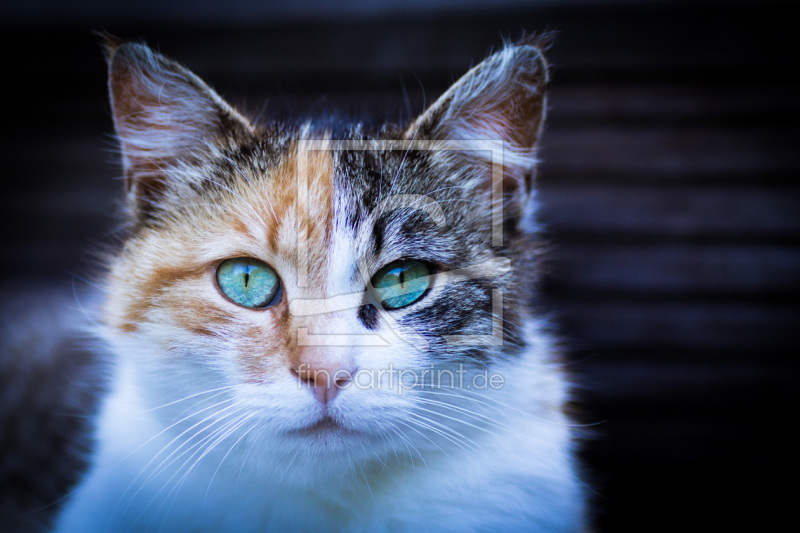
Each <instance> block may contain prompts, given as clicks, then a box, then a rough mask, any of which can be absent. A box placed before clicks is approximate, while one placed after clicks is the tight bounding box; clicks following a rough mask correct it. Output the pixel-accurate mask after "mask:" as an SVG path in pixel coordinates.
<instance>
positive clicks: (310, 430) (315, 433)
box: [292, 414, 353, 437]
mask: <svg viewBox="0 0 800 533" xmlns="http://www.w3.org/2000/svg"><path fill="white" fill-rule="evenodd" d="M292 433H294V434H296V435H300V436H304V437H322V436H325V435H330V434H334V433H335V434H338V435H341V434H342V433H353V431H352V430H350V429H347V428H345V427H344V426H342V425H341V424H340V423H339V422H337V421H336V420H334V419H333V418H332V417H331V416H330V415H328V414H325V415H324V416H323V417H322V418H320V419H319V420H317V421H316V422H314V423H313V424H311V425H310V426H306V427H304V428H300V429H296V430H294V431H292Z"/></svg>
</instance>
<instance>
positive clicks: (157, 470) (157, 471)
mask: <svg viewBox="0 0 800 533" xmlns="http://www.w3.org/2000/svg"><path fill="white" fill-rule="evenodd" d="M228 401H233V399H230V400H226V401H223V402H219V403H218V404H215V405H213V406H210V407H208V408H206V409H204V410H203V411H206V410H208V409H210V408H213V407H216V406H218V405H222V404H224V403H227V402H228ZM237 405H238V404H236V403H234V404H232V405H229V406H227V407H225V408H223V409H221V410H219V411H216V412H214V413H212V414H211V415H209V416H207V417H206V418H204V419H202V420H200V421H199V422H196V423H195V424H193V425H192V426H190V427H188V428H186V429H185V430H184V431H182V432H181V433H180V434H179V435H176V436H175V437H174V438H173V439H172V440H171V441H169V442H168V443H167V444H166V445H164V446H162V447H161V449H160V450H159V451H158V452H157V453H154V454H153V456H152V458H151V459H150V460H149V461H148V462H147V464H145V465H144V466H143V467H142V468H141V469H140V470H139V473H138V474H137V475H136V476H135V477H134V478H133V479H132V480H131V482H130V483H129V484H128V487H127V488H126V489H125V490H124V491H123V492H122V494H121V495H120V501H119V502H118V504H121V503H122V500H124V499H126V496H127V494H128V492H129V490H130V489H131V488H132V487H133V486H134V484H135V483H137V482H138V483H139V489H138V490H137V491H136V492H135V493H134V494H133V495H131V496H130V497H129V498H127V499H128V501H132V500H134V499H135V498H136V496H137V495H138V494H139V492H141V491H142V490H143V489H144V487H145V486H147V484H148V483H150V482H151V481H152V480H153V479H154V478H155V477H157V476H158V475H159V474H160V473H161V472H162V471H163V469H164V468H168V467H169V466H170V465H171V464H173V463H174V461H175V460H177V459H179V458H180V457H182V456H183V455H185V453H187V452H183V453H182V454H181V455H179V456H178V457H177V458H176V459H173V460H172V461H169V460H170V458H171V457H172V456H173V455H175V454H176V453H177V452H178V451H180V450H181V448H183V447H184V446H186V445H188V444H190V443H191V442H192V440H194V439H195V438H196V437H198V436H199V435H201V432H200V431H197V432H194V433H192V434H191V435H190V436H189V438H188V439H186V440H183V441H182V442H180V441H181V438H182V437H183V436H184V435H185V434H187V433H189V432H191V431H193V430H194V429H195V428H197V427H198V426H200V425H201V424H204V423H205V422H207V421H208V420H212V419H214V420H213V421H212V422H211V423H209V424H207V425H206V426H205V427H204V428H203V430H206V429H208V428H210V427H211V426H213V425H214V424H215V423H217V422H219V421H220V420H224V418H226V417H227V416H228V415H226V416H225V417H223V418H222V419H219V418H216V419H215V417H218V416H219V415H220V414H221V413H224V412H225V411H226V410H228V409H231V408H234V407H236V406H237ZM234 412H235V411H234ZM196 414H197V413H195V414H193V415H191V416H189V417H187V418H191V417H192V416H196ZM229 414H230V413H229ZM184 420H186V419H184ZM178 423H180V421H179V422H176V423H175V424H173V425H172V426H175V425H177V424H178ZM172 426H170V427H172ZM165 431H167V429H165V430H162V431H161V432H160V433H159V435H160V434H162V433H164V432H165ZM157 436H158V435H156V436H154V437H152V438H151V439H149V440H148V441H147V442H150V441H152V440H153V439H155V438H156V437H157ZM176 442H180V445H179V446H178V447H177V448H175V450H173V451H172V452H171V453H170V454H169V455H168V456H167V457H165V458H164V459H163V460H162V461H161V462H160V463H159V464H158V465H157V466H156V467H155V469H152V470H151V471H150V474H149V475H148V476H147V477H146V478H145V479H144V480H143V481H139V480H140V478H141V477H142V476H143V475H145V472H147V471H148V470H149V469H150V465H152V464H153V463H154V462H155V461H157V460H158V458H159V457H160V456H161V454H163V453H164V452H165V451H166V450H168V449H169V448H170V447H171V446H172V445H173V444H175V443H176ZM145 444H147V443H145ZM145 444H142V445H141V446H139V448H137V450H138V449H140V448H142V447H143V446H144V445H145ZM193 447H194V446H193ZM190 449H191V448H190ZM135 451H136V450H134V452H131V454H133V453H135ZM131 454H129V455H131ZM167 461H169V463H168V464H166V466H165V463H167Z"/></svg>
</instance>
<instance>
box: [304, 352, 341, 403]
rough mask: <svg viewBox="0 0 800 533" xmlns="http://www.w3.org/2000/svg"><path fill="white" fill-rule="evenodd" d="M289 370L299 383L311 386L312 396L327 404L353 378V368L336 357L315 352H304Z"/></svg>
mask: <svg viewBox="0 0 800 533" xmlns="http://www.w3.org/2000/svg"><path fill="white" fill-rule="evenodd" d="M304 355H307V357H301V358H300V362H299V364H297V365H294V366H292V368H291V371H292V374H294V375H295V376H296V377H297V379H299V380H300V383H301V384H303V385H306V386H308V387H310V388H311V392H312V393H313V394H314V398H316V399H317V401H318V402H320V403H321V404H322V405H327V404H329V403H330V402H332V401H333V399H334V398H336V396H337V395H338V394H339V391H341V390H342V389H344V388H346V387H347V386H348V385H349V384H350V382H351V381H352V380H353V375H354V374H355V368H354V366H353V365H351V364H348V363H346V362H344V361H341V360H339V359H336V358H330V357H320V356H318V353H317V352H312V353H310V354H304Z"/></svg>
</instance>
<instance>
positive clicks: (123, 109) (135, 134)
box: [105, 36, 253, 215]
mask: <svg viewBox="0 0 800 533" xmlns="http://www.w3.org/2000/svg"><path fill="white" fill-rule="evenodd" d="M105 48H106V57H107V61H108V87H109V94H110V98H111V108H112V111H113V115H114V126H115V129H116V132H117V136H118V137H119V141H120V143H121V150H122V157H123V166H124V170H125V179H126V183H127V188H128V195H129V200H130V204H131V207H132V208H133V209H134V211H135V212H136V214H137V215H140V214H141V213H142V212H146V211H147V210H148V209H149V208H151V207H152V206H153V205H156V204H157V203H158V202H159V200H160V199H161V198H162V197H163V196H164V193H165V190H166V189H167V188H168V187H169V186H170V183H169V182H170V180H175V179H176V178H175V177H174V176H175V172H173V170H174V169H175V168H176V167H178V166H180V165H185V164H186V163H192V162H196V161H199V160H202V159H203V158H204V157H209V155H210V154H212V153H213V152H214V150H216V149H219V148H220V147H221V146H223V145H224V143H226V142H227V139H228V138H229V137H230V136H231V134H234V135H239V136H242V135H247V134H248V133H251V132H252V131H253V128H252V126H251V125H250V124H249V123H248V122H247V120H246V119H244V118H243V117H242V116H241V115H240V114H239V113H237V112H236V111H235V110H234V109H233V108H232V107H231V106H230V105H228V104H227V103H226V102H225V101H224V100H222V98H220V96H219V95H217V93H216V92H214V90H213V89H211V88H210V87H209V86H208V85H206V84H205V83H204V82H203V81H202V80H201V79H200V78H198V77H197V76H196V75H194V74H193V73H192V72H190V71H189V70H188V69H186V68H184V67H183V66H181V65H179V64H178V63H176V62H174V61H172V60H170V59H167V58H166V57H164V56H162V55H161V54H158V53H156V52H154V51H153V50H151V49H150V48H148V47H147V46H146V45H144V44H137V43H123V42H120V41H118V40H116V39H115V38H113V37H109V36H106V39H105Z"/></svg>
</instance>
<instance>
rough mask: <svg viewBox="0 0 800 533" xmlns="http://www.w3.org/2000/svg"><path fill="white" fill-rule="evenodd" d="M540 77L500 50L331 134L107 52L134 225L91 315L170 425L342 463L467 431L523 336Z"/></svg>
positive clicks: (537, 65) (524, 61) (163, 68)
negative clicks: (417, 101) (249, 117)
mask: <svg viewBox="0 0 800 533" xmlns="http://www.w3.org/2000/svg"><path fill="white" fill-rule="evenodd" d="M545 77H546V71H545V65H544V63H543V60H542V59H541V55H540V53H539V51H538V50H537V49H536V48H534V47H531V46H524V45H523V46H514V47H508V48H506V49H505V50H503V51H502V52H499V53H498V54H496V55H495V56H492V57H491V58H489V59H488V60H486V61H485V62H484V63H482V64H480V65H479V66H478V67H476V68H475V69H473V70H472V71H470V72H469V73H468V74H467V75H466V76H465V77H464V78H462V80H460V81H459V82H458V83H457V84H456V85H454V87H453V88H451V90H450V91H448V93H446V94H445V95H444V96H443V97H442V98H441V99H440V100H439V101H438V102H437V103H436V104H434V106H432V107H431V108H430V109H429V110H428V111H427V112H426V113H425V114H423V115H422V116H421V117H420V118H418V119H417V120H416V121H415V122H414V123H412V124H411V125H410V126H408V127H407V128H405V129H402V128H399V129H392V128H384V129H382V130H380V131H376V132H365V131H363V130H362V129H361V128H360V127H358V126H355V127H353V128H351V129H350V130H349V131H348V132H347V133H345V134H344V135H342V136H341V137H339V138H335V139H331V138H330V134H328V133H326V132H325V131H317V130H315V129H314V128H313V126H311V125H304V126H299V127H282V126H277V125H270V126H266V127H256V126H253V125H251V124H250V123H249V122H248V121H246V120H245V119H244V118H243V117H242V116H241V115H239V114H238V113H237V112H236V111H234V110H233V109H232V108H231V107H230V106H228V105H227V104H226V103H225V102H224V101H222V100H221V99H220V98H219V96H217V95H216V93H214V92H213V91H212V90H211V89H210V88H208V87H207V86H206V85H204V84H203V83H202V82H201V81H200V80H199V79H198V78H196V77H195V76H194V75H193V74H191V73H190V72H188V71H187V70H185V69H184V68H182V67H180V66H179V65H177V64H175V63H173V62H170V61H169V60H166V59H164V58H163V57H161V56H159V55H157V54H154V53H153V52H152V51H150V50H149V49H148V48H146V47H144V46H141V45H133V44H126V45H122V46H119V47H117V46H115V45H112V46H110V89H111V95H112V105H113V109H114V116H115V125H116V127H117V132H118V134H119V136H120V140H121V143H122V152H123V157H124V163H125V171H126V179H127V183H128V190H129V206H130V216H131V233H130V236H129V237H128V238H127V239H126V241H125V243H124V247H123V249H122V251H121V253H120V254H119V255H118V256H117V257H115V258H114V259H113V260H112V264H111V274H110V278H109V298H108V303H107V305H106V315H107V320H106V322H107V326H108V331H109V338H110V339H111V340H112V342H113V343H114V344H115V345H116V346H117V349H118V351H121V352H122V353H123V354H124V356H125V357H126V358H128V359H130V360H131V361H133V362H134V366H135V368H136V369H137V370H136V372H137V380H138V382H139V383H140V387H141V388H143V389H144V390H145V391H147V394H146V395H148V397H147V398H146V401H148V402H149V403H151V404H152V407H154V408H159V413H160V416H163V417H164V421H165V423H167V424H166V425H169V423H174V422H178V421H180V420H181V419H184V418H185V420H184V421H183V422H182V424H183V426H181V425H180V424H178V426H177V427H187V426H189V427H190V426H191V425H192V424H197V428H198V431H206V432H208V434H209V435H213V434H215V433H214V432H217V433H216V434H217V435H218V436H219V437H220V438H222V437H225V436H227V435H233V436H234V437H237V436H239V435H241V439H242V442H249V441H253V442H256V441H257V442H258V443H259V444H258V445H259V446H262V447H263V448H264V450H261V452H259V453H277V454H279V455H280V454H282V455H283V456H292V455H293V454H295V455H296V454H297V450H298V449H300V448H302V449H303V450H304V455H307V456H308V457H331V456H336V455H341V454H345V453H346V454H347V457H348V458H352V457H356V456H360V455H367V456H376V457H380V456H381V455H382V453H381V452H379V451H376V450H381V449H383V450H385V451H386V453H392V452H390V450H393V453H394V454H395V455H397V449H398V446H401V447H402V446H406V447H408V446H409V445H411V447H412V448H430V447H434V446H435V447H437V448H440V445H441V443H442V442H444V443H447V442H448V441H458V440H459V435H461V433H460V432H461V431H463V430H466V431H468V427H467V426H469V425H472V426H474V425H475V424H478V425H480V423H481V419H480V418H476V417H479V416H486V415H485V414H484V415H481V414H479V413H481V412H485V411H486V409H487V407H486V406H487V405H489V404H487V402H485V401H481V402H477V401H474V400H475V398H480V397H481V395H483V394H489V393H491V391H499V389H501V388H502V387H503V385H504V383H503V382H504V377H503V376H500V377H497V369H498V368H504V367H502V363H503V362H507V361H512V360H513V359H514V358H515V356H516V355H517V354H518V353H519V352H520V351H521V350H524V349H525V340H524V332H523V331H522V330H523V328H524V322H525V313H526V311H525V306H526V304H527V300H528V298H529V294H528V290H529V286H530V281H531V278H532V277H533V269H534V262H533V255H534V249H533V246H532V241H531V240H530V237H529V235H528V234H527V233H526V231H524V230H523V218H524V217H525V216H526V215H527V213H526V209H527V208H528V203H527V199H528V196H529V194H530V180H531V171H532V168H531V167H532V165H533V148H534V145H535V143H536V140H537V136H538V133H539V130H540V127H541V120H542V113H543V107H544V94H543V84H544V82H545ZM465 139H466V141H465ZM453 140H455V142H451V141H453ZM502 143H505V150H503V144H502ZM498 394H499V393H498ZM464 406H466V407H464ZM459 410H462V411H464V410H466V411H468V412H470V413H472V415H469V416H464V414H463V412H460V411H459ZM489 411H491V409H489ZM470 417H472V418H470ZM453 419H457V420H456V422H453V421H452V420H453ZM459 424H461V425H459ZM247 435H249V436H247ZM256 436H257V439H256ZM237 438H238V437H237ZM255 456H258V453H256V454H255Z"/></svg>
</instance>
